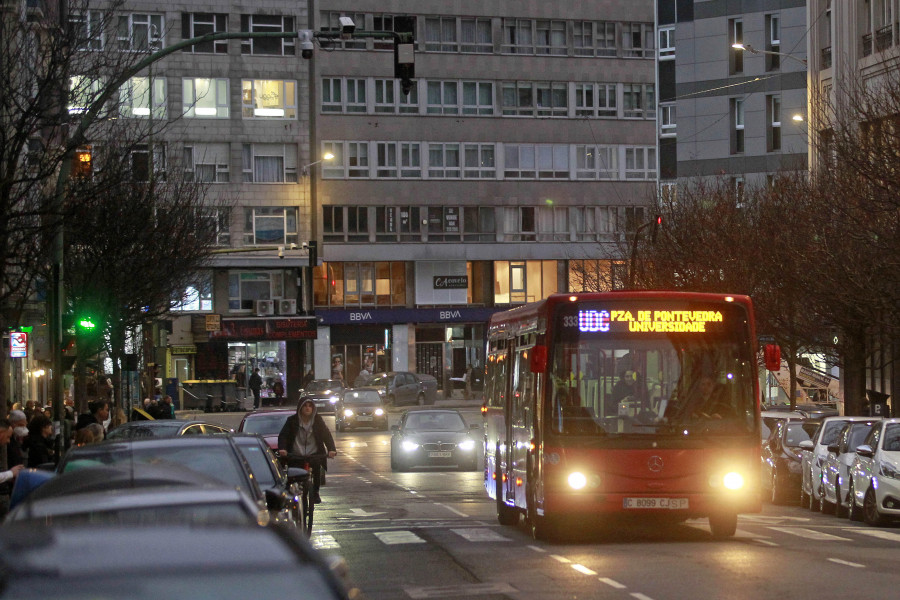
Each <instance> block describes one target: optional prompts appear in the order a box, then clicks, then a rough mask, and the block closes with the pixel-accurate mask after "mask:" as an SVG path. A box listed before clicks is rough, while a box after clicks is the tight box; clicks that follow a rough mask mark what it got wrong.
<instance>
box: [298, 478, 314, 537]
mask: <svg viewBox="0 0 900 600" xmlns="http://www.w3.org/2000/svg"><path fill="white" fill-rule="evenodd" d="M313 506H314V505H313V503H312V502H310V498H309V486H303V494H301V496H300V509H301V510H302V511H303V515H302V516H303V519H302V520H301V521H300V528H301V529H302V530H303V535H305V536H306V537H309V535H310V533H312V511H313Z"/></svg>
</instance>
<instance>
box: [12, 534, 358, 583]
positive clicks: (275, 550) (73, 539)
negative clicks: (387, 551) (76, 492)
mask: <svg viewBox="0 0 900 600" xmlns="http://www.w3.org/2000/svg"><path fill="white" fill-rule="evenodd" d="M341 568H343V564H342V563H341V562H340V560H339V559H337V560H334V561H333V564H332V565H329V564H328V563H327V562H326V561H325V559H324V558H323V557H322V556H321V555H320V554H319V553H318V552H317V551H316V550H314V549H313V548H312V546H311V545H310V543H309V542H308V541H307V540H305V539H304V538H303V537H302V536H301V535H300V534H299V533H297V532H294V531H292V530H290V529H289V528H284V527H279V526H277V525H269V526H266V527H258V526H253V527H234V526H214V525H210V526H206V527H183V526H170V525H163V526H153V527H140V528H135V527H134V526H122V527H120V526H110V527H97V526H96V525H84V526H72V527H47V526H44V525H35V524H27V523H21V524H12V525H10V526H8V527H3V528H0V573H2V580H3V586H2V588H0V599H4V598H54V599H56V600H81V599H83V598H100V597H102V598H104V599H106V600H126V599H127V600H156V599H158V598H167V599H171V600H180V599H185V600H194V599H195V598H198V597H202V598H217V599H218V600H238V599H241V600H242V599H244V598H257V597H260V596H261V595H265V596H266V597H270V598H297V597H302V598H305V599H309V600H347V599H348V597H349V596H348V592H347V590H346V586H345V585H344V584H343V583H342V582H341V581H340V580H339V579H338V577H337V575H336V573H337V572H339V570H340V569H341ZM263 590H264V592H263ZM298 590H302V593H299V595H298ZM355 594H358V590H357V591H355Z"/></svg>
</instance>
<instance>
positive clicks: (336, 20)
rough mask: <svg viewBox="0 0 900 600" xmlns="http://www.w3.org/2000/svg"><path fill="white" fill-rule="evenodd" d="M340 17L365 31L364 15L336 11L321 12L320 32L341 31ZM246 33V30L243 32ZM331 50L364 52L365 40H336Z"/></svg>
mask: <svg viewBox="0 0 900 600" xmlns="http://www.w3.org/2000/svg"><path fill="white" fill-rule="evenodd" d="M341 17H350V18H351V19H353V23H355V24H356V28H357V29H365V28H366V15H365V13H352V12H336V11H322V13H321V18H320V19H319V22H320V23H321V24H322V31H329V30H331V31H340V30H341V20H340V19H341ZM245 31H246V30H245ZM329 44H331V45H332V46H331V47H333V48H343V49H344V50H365V49H366V40H365V39H349V40H341V39H336V40H333V41H331V42H329Z"/></svg>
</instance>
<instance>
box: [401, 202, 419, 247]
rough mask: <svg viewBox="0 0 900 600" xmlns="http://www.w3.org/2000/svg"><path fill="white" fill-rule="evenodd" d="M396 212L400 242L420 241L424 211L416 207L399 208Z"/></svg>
mask: <svg viewBox="0 0 900 600" xmlns="http://www.w3.org/2000/svg"><path fill="white" fill-rule="evenodd" d="M397 212H398V213H399V214H400V241H401V242H403V241H407V242H419V241H422V226H423V223H422V220H423V218H424V216H425V215H424V214H423V213H424V209H420V208H419V207H418V206H401V207H399V208H398V210H397Z"/></svg>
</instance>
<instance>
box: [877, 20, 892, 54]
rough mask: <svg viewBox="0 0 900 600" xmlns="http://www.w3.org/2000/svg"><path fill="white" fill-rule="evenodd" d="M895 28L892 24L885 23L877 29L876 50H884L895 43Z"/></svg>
mask: <svg viewBox="0 0 900 600" xmlns="http://www.w3.org/2000/svg"><path fill="white" fill-rule="evenodd" d="M893 41H894V30H893V28H892V27H891V26H890V25H885V26H884V27H882V28H881V29H878V30H876V31H875V51H876V52H882V51H884V50H887V49H888V48H890V47H891V45H893Z"/></svg>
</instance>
